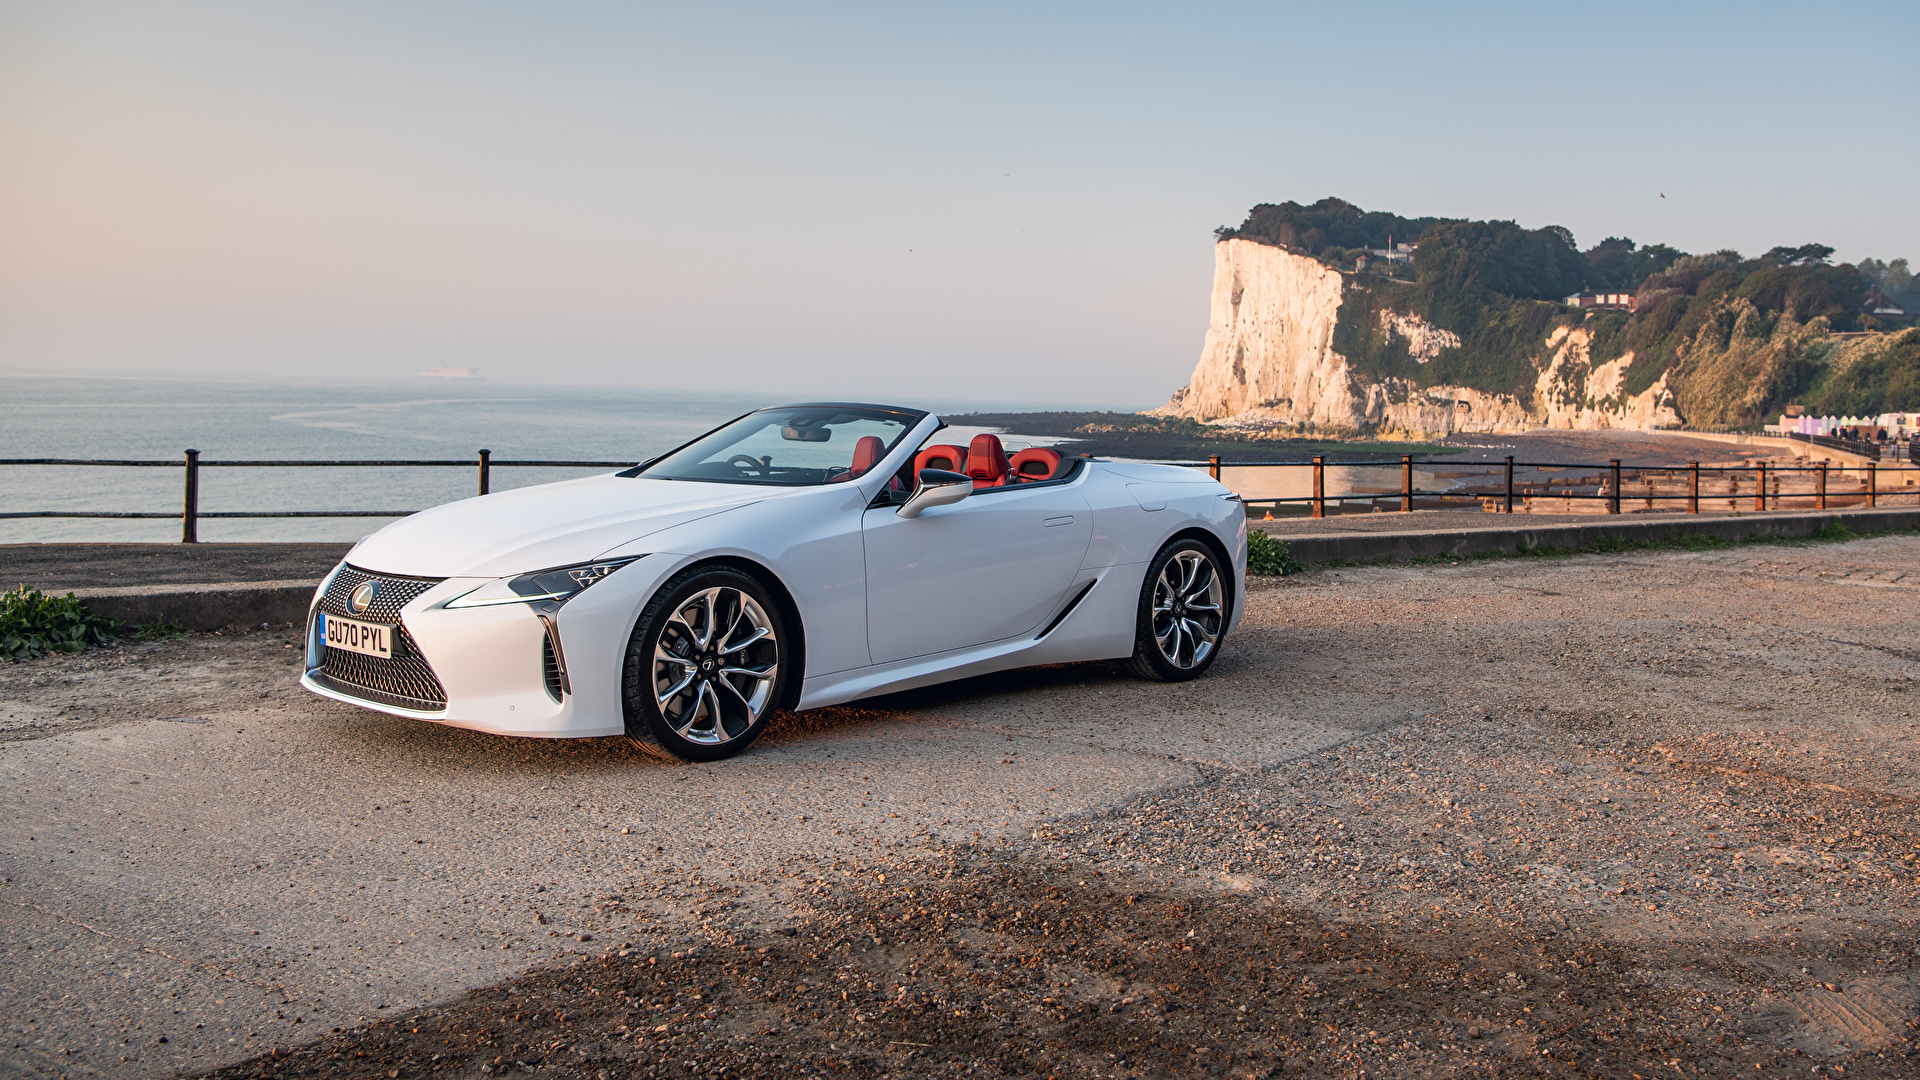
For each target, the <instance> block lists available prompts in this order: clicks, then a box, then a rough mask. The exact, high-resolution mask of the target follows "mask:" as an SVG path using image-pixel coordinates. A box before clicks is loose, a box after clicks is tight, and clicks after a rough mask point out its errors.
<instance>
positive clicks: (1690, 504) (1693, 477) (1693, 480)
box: [1687, 461, 1700, 514]
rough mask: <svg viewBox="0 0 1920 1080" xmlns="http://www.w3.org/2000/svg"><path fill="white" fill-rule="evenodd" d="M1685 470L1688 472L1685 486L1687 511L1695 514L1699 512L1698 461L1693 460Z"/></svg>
mask: <svg viewBox="0 0 1920 1080" xmlns="http://www.w3.org/2000/svg"><path fill="white" fill-rule="evenodd" d="M1687 471H1688V473H1689V474H1690V476H1689V480H1688V486H1687V513H1689V514H1697V513H1699V512H1700V463H1699V462H1697V461H1696V462H1694V463H1693V465H1692V467H1691V468H1689V469H1688V470H1687Z"/></svg>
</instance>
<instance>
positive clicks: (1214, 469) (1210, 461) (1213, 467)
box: [1207, 454, 1220, 483]
mask: <svg viewBox="0 0 1920 1080" xmlns="http://www.w3.org/2000/svg"><path fill="white" fill-rule="evenodd" d="M1207 471H1208V472H1210V473H1212V474H1213V480H1214V483H1219V482H1220V455H1219V454H1208V455H1207Z"/></svg>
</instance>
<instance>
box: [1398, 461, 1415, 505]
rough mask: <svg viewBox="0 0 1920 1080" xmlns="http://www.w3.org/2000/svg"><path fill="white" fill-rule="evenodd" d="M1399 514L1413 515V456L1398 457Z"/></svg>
mask: <svg viewBox="0 0 1920 1080" xmlns="http://www.w3.org/2000/svg"><path fill="white" fill-rule="evenodd" d="M1400 512H1401V513H1403V514H1411V513H1413V455H1412V454H1401V455H1400Z"/></svg>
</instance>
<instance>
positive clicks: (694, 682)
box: [622, 567, 788, 761]
mask: <svg viewBox="0 0 1920 1080" xmlns="http://www.w3.org/2000/svg"><path fill="white" fill-rule="evenodd" d="M786 661H787V633H786V626H785V623H784V620H783V619H782V617H781V614H780V607H779V605H778V604H776V603H775V602H774V600H773V597H772V596H771V595H769V594H768V592H767V590H766V588H765V587H764V586H762V585H761V584H760V583H759V582H758V581H755V580H754V579H753V578H751V577H749V576H747V575H746V574H743V573H741V572H739V571H738V570H729V569H726V568H724V567H710V568H706V569H694V570H690V571H687V572H686V573H683V574H680V575H678V576H676V577H674V578H673V579H672V580H670V581H668V582H667V584H666V585H665V586H664V587H663V588H661V590H660V591H659V593H657V594H655V596H654V598H653V600H652V601H651V602H649V603H648V604H647V607H646V609H645V610H644V611H642V612H641V613H640V618H639V621H638V622H637V623H636V624H635V626H634V628H633V636H632V638H630V639H629V640H628V643H627V661H626V671H625V677H624V680H623V683H624V685H623V687H622V689H623V696H624V697H625V704H626V727H627V737H628V738H630V739H632V740H633V741H634V742H636V743H638V744H639V745H640V747H641V748H642V749H644V750H647V751H648V752H649V753H653V754H656V755H659V756H662V757H675V758H681V759H684V760H688V761H717V760H719V759H721V758H725V757H731V756H733V755H734V754H737V753H739V752H740V751H742V750H744V749H746V748H747V745H748V744H749V743H751V742H753V740H754V739H755V738H756V737H758V736H759V734H760V732H761V731H763V730H765V728H766V726H767V721H768V719H769V718H770V717H771V715H772V713H773V712H774V710H775V708H776V706H777V704H778V702H779V701H780V699H781V692H782V690H783V688H784V686H785V680H786V678H787V675H788V671H787V666H788V665H787V662H786Z"/></svg>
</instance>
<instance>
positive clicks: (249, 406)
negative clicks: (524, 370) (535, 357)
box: [0, 375, 991, 543]
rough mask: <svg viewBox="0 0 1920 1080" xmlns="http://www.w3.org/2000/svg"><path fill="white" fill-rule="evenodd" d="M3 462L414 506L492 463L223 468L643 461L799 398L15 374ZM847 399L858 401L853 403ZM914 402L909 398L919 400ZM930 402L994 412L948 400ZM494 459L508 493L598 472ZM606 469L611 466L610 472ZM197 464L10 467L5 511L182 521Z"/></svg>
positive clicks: (63, 530)
mask: <svg viewBox="0 0 1920 1080" xmlns="http://www.w3.org/2000/svg"><path fill="white" fill-rule="evenodd" d="M0 392H3V393H4V394H5V395H6V396H5V401H6V403H7V404H6V413H5V416H6V422H5V424H4V425H0V458H116V459H167V460H170V461H179V460H181V459H182V457H183V454H184V451H186V450H187V449H189V448H191V449H196V450H199V451H200V455H201V461H202V463H203V467H202V468H201V470H200V509H201V511H202V512H203V513H210V512H217V511H262V510H403V511H413V510H421V509H425V508H427V507H429V506H436V505H439V504H441V503H446V502H451V501H453V500H455V499H462V498H467V497H469V496H471V495H473V494H475V492H476V490H477V487H478V475H477V473H478V469H477V464H476V465H473V466H463V467H439V468H413V467H406V468H220V467H218V466H215V465H208V464H206V463H210V462H218V461H222V460H249V459H251V460H263V459H264V460H289V459H292V460H388V459H396V458H397V459H460V460H464V461H469V462H472V461H475V459H476V457H477V454H478V452H479V451H480V450H481V449H482V448H485V449H488V450H491V451H492V452H493V456H494V458H495V459H496V460H515V459H519V460H529V459H531V460H573V461H609V462H637V461H641V460H643V459H645V458H648V457H652V456H654V455H656V454H659V453H661V452H662V451H665V450H670V449H672V448H673V447H675V446H678V445H680V444H681V443H684V442H686V441H687V440H689V439H691V438H693V437H694V436H696V435H699V434H700V433H702V432H704V431H707V430H708V429H710V428H713V427H714V426H716V425H718V424H721V423H724V422H725V421H727V420H729V419H731V418H733V417H735V416H738V415H740V414H741V413H744V412H747V411H749V410H752V409H755V408H759V407H762V406H766V405H774V404H779V403H781V401H782V400H785V397H784V396H783V395H768V396H756V395H752V394H748V393H741V394H738V395H731V396H729V395H718V394H695V393H677V392H670V391H654V390H641V389H625V388H606V389H603V388H598V387H593V386H579V387H527V386H511V385H504V384H494V383H483V382H475V383H467V382H444V383H442V382H428V381H425V380H422V381H420V382H416V383H404V382H388V383H375V382H369V383H344V384H343V383H325V384H322V383H297V382H248V381H240V380H231V381H226V380H190V379H143V378H111V377H63V376H40V375H0ZM842 396H843V397H844V395H842ZM902 404H907V403H902ZM917 407H921V408H929V407H931V408H941V409H946V410H948V411H958V410H959V409H962V408H980V407H991V405H985V406H982V405H968V404H966V403H952V402H942V403H935V404H931V405H929V404H918V405H917ZM594 471H596V470H591V469H551V468H509V467H495V468H494V469H493V470H492V474H491V487H492V490H494V491H503V490H506V489H508V488H515V487H525V486H528V485H532V484H542V483H548V482H551V481H555V480H563V479H567V478H571V477H578V476H586V475H591V474H592V473H593V472H594ZM599 471H605V470H599ZM183 478H184V477H183V470H182V469H181V468H180V467H177V466H174V467H166V468H115V467H99V466H23V465H0V510H4V511H9V512H18V511H33V510H66V511H76V510H90V511H156V512H164V513H170V514H178V513H179V512H180V507H181V498H182V488H183ZM390 520H392V519H391V518H385V519H383V518H266V519H244V518H242V519H231V518H229V519H211V520H208V519H203V520H201V521H200V523H199V536H200V539H201V540H203V541H223V540H224V541H243V540H277V541H288V540H334V541H351V540H355V539H357V538H359V537H361V536H365V535H366V534H368V533H371V532H373V531H374V530H375V529H378V528H379V527H380V526H382V525H384V524H386V523H387V521H390ZM179 539H180V522H179V520H178V519H177V518H175V519H173V520H131V521H129V520H112V519H98V518H92V519H62V518H28V519H20V518H12V519H0V543H25V542H40V541H177V540H179Z"/></svg>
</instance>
